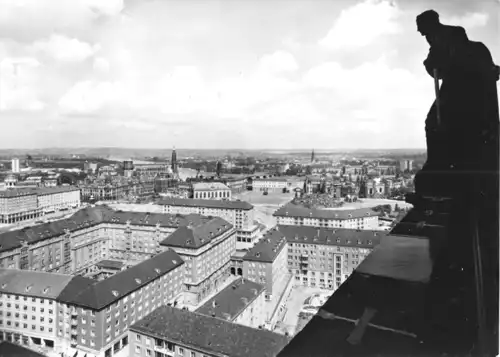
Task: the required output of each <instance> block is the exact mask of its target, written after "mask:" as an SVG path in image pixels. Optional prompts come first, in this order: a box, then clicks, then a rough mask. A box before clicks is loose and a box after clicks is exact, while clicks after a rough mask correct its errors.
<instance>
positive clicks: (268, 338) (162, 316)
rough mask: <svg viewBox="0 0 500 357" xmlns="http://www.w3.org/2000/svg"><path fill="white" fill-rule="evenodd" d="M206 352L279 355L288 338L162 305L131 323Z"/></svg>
mask: <svg viewBox="0 0 500 357" xmlns="http://www.w3.org/2000/svg"><path fill="white" fill-rule="evenodd" d="M130 330H131V331H134V332H138V333H142V334H145V335H148V336H152V337H156V338H163V339H165V340H168V341H170V342H172V343H175V344H179V345H184V346H187V347H189V348H192V349H196V350H199V351H201V352H202V353H206V354H217V355H223V356H231V357H275V356H277V354H278V353H279V351H280V350H281V349H282V348H283V347H284V346H285V345H286V344H287V342H288V338H287V337H285V336H283V335H279V334H276V333H274V332H271V331H267V330H259V329H253V328H250V327H247V326H243V325H238V324H234V323H232V322H228V321H224V320H221V319H217V318H213V317H209V316H205V315H202V314H198V313H196V312H190V311H185V310H181V309H177V308H174V307H168V306H161V307H159V308H157V309H156V310H155V311H153V312H152V313H150V314H149V315H147V316H146V317H144V318H143V319H142V320H140V321H138V322H137V323H136V324H134V325H133V326H131V327H130Z"/></svg>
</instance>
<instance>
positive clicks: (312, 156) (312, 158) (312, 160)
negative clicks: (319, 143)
mask: <svg viewBox="0 0 500 357" xmlns="http://www.w3.org/2000/svg"><path fill="white" fill-rule="evenodd" d="M311 162H314V149H313V151H312V154H311Z"/></svg>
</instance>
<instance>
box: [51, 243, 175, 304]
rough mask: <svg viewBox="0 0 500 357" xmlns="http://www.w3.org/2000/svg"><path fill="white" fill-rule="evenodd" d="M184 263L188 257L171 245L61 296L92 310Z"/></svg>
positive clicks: (64, 300)
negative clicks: (184, 257)
mask: <svg viewBox="0 0 500 357" xmlns="http://www.w3.org/2000/svg"><path fill="white" fill-rule="evenodd" d="M182 264H184V261H183V260H182V259H181V258H180V257H179V255H178V254H177V253H176V252H174V251H173V250H171V249H169V250H167V251H165V252H163V253H160V254H158V255H156V256H154V257H153V258H151V259H148V260H145V261H142V262H141V263H139V264H137V265H134V266H132V267H130V268H128V269H126V270H122V271H120V272H118V273H117V274H115V275H113V276H111V277H109V278H107V279H104V280H101V281H98V282H95V283H94V284H92V285H89V286H88V287H87V288H85V289H83V290H73V294H71V291H67V292H63V293H64V294H62V295H61V296H60V297H59V299H58V300H60V301H62V302H64V303H67V304H75V305H78V306H82V307H85V308H89V309H92V310H102V309H104V308H105V307H107V306H109V305H111V304H113V303H114V302H116V301H117V300H119V299H121V298H123V297H125V296H126V295H128V294H131V293H132V292H134V291H135V290H137V289H140V288H141V287H143V286H145V285H147V284H149V283H150V282H151V281H153V280H155V279H157V278H158V277H160V276H163V275H165V274H166V273H168V272H170V271H172V270H174V269H176V268H177V267H179V266H181V265H182ZM158 288H161V287H160V286H158Z"/></svg>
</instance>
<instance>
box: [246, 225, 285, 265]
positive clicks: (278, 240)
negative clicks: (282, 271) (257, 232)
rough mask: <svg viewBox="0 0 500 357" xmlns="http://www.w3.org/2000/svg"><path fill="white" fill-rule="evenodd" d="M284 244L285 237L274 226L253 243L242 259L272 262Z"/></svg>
mask: <svg viewBox="0 0 500 357" xmlns="http://www.w3.org/2000/svg"><path fill="white" fill-rule="evenodd" d="M285 245H286V237H285V236H284V235H283V233H281V232H280V231H279V230H278V228H277V227H275V228H274V229H271V230H269V231H267V232H266V234H265V235H264V237H262V238H261V239H260V240H259V241H257V242H256V243H255V245H254V246H253V247H252V248H251V249H250V250H249V251H248V252H247V253H246V254H245V256H244V257H243V260H249V261H258V262H266V263H272V262H273V261H274V259H276V257H277V256H278V254H279V253H280V252H281V250H282V249H283V247H284V246H285Z"/></svg>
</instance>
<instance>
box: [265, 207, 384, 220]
mask: <svg viewBox="0 0 500 357" xmlns="http://www.w3.org/2000/svg"><path fill="white" fill-rule="evenodd" d="M378 215H379V213H377V212H375V211H373V210H372V209H371V208H359V209H352V210H351V209H317V208H307V207H303V206H298V205H294V204H287V205H285V206H283V207H280V208H279V209H278V210H277V211H276V212H274V214H273V216H275V217H278V216H279V217H302V218H319V219H356V218H364V217H374V216H378Z"/></svg>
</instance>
